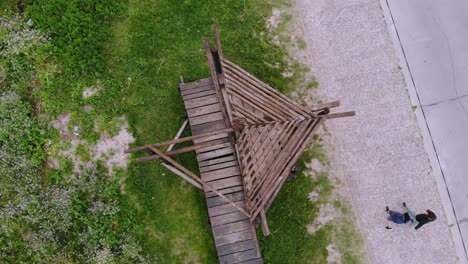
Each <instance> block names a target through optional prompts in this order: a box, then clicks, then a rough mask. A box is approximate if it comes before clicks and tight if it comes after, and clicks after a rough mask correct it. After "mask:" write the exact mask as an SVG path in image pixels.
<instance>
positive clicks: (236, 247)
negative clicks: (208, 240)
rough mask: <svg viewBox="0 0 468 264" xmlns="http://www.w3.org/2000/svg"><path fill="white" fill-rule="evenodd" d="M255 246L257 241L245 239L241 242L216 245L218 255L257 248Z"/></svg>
mask: <svg viewBox="0 0 468 264" xmlns="http://www.w3.org/2000/svg"><path fill="white" fill-rule="evenodd" d="M243 222H245V221H243ZM255 248H256V247H255V241H253V240H245V241H240V242H236V243H232V244H227V245H223V246H219V247H216V251H217V252H218V256H224V255H228V254H232V253H236V252H240V251H246V250H249V249H255Z"/></svg>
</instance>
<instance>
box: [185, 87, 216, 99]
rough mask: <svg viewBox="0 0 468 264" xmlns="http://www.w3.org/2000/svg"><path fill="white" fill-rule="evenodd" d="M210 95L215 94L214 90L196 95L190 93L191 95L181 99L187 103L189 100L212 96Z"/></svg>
mask: <svg viewBox="0 0 468 264" xmlns="http://www.w3.org/2000/svg"><path fill="white" fill-rule="evenodd" d="M212 94H215V90H214V89H210V90H207V91H202V92H198V93H191V94H187V95H183V96H182V98H184V101H187V100H191V99H195V98H199V97H204V96H208V95H212Z"/></svg>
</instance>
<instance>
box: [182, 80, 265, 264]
mask: <svg viewBox="0 0 468 264" xmlns="http://www.w3.org/2000/svg"><path fill="white" fill-rule="evenodd" d="M179 88H180V92H181V94H182V97H183V100H184V104H185V108H186V110H187V115H188V120H189V123H190V128H191V130H192V135H199V134H203V133H207V132H212V131H216V130H220V129H223V128H226V127H227V126H226V120H225V119H224V118H223V114H222V110H221V105H220V102H219V100H218V97H217V96H216V92H215V88H214V85H213V81H212V79H211V78H208V79H203V80H198V81H195V82H191V83H180V85H179ZM207 142H210V143H213V144H214V145H213V144H209V145H210V146H209V147H206V148H200V149H197V150H196V155H197V161H198V165H199V168H200V173H201V175H200V176H201V179H202V180H203V181H205V182H207V183H209V184H210V185H211V186H212V187H214V188H216V189H217V190H218V191H219V192H220V193H222V194H223V195H225V196H226V197H227V198H228V199H230V200H231V201H232V202H234V203H235V204H236V205H238V206H239V207H241V208H243V209H245V205H244V201H245V193H244V189H243V187H242V178H241V172H240V167H239V164H238V161H237V157H236V153H235V152H236V151H235V147H234V145H233V144H232V143H231V141H230V139H229V135H228V134H227V133H225V134H219V135H215V136H211V137H205V138H203V139H195V140H194V144H200V143H207ZM204 192H205V198H206V204H207V207H208V213H209V217H210V223H211V228H212V232H213V237H214V241H215V245H216V250H217V252H218V257H219V262H220V263H245V264H250V263H263V259H262V258H261V254H260V252H259V247H258V241H257V236H256V233H255V226H254V225H252V224H251V223H250V219H249V218H248V217H247V216H246V215H245V214H243V213H242V212H240V211H239V210H238V209H236V208H235V207H234V206H233V205H231V204H229V203H228V202H226V201H225V200H224V199H222V198H221V197H219V196H218V195H217V194H215V193H213V192H211V191H209V190H208V189H206V188H204Z"/></svg>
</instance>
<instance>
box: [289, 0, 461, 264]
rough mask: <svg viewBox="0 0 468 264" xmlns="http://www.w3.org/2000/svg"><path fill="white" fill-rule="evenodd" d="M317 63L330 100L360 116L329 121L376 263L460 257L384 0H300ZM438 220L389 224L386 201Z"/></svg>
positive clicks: (441, 260) (341, 168) (337, 161)
mask: <svg viewBox="0 0 468 264" xmlns="http://www.w3.org/2000/svg"><path fill="white" fill-rule="evenodd" d="M298 7H299V9H300V10H301V15H302V19H303V21H304V32H305V35H306V38H307V42H308V47H309V51H310V55H311V61H312V65H311V66H312V69H313V72H314V74H315V76H316V77H317V80H318V82H319V84H320V89H321V90H322V91H323V94H324V95H323V96H324V97H326V98H327V99H328V100H330V101H331V100H341V102H342V107H340V110H342V111H346V110H355V111H356V112H357V115H356V117H354V118H346V119H339V120H334V121H330V122H327V126H329V128H330V130H331V131H332V135H333V136H334V138H335V141H336V150H337V153H336V158H333V159H332V160H331V162H332V167H334V168H337V169H338V170H339V171H341V172H342V174H343V177H344V178H345V179H346V182H347V183H348V186H349V187H350V189H351V196H352V198H353V205H354V206H353V210H354V211H355V212H356V215H357V219H358V223H359V225H360V229H361V232H362V234H363V237H364V240H365V244H366V247H367V251H368V253H369V259H370V262H371V263H373V264H374V263H385V264H387V263H425V264H427V263H437V264H440V263H444V264H446V263H447V264H452V263H457V258H456V256H457V254H456V250H455V246H454V242H453V238H452V233H451V231H450V226H449V223H448V221H447V216H446V214H445V211H444V208H443V205H442V201H443V199H442V198H441V196H440V195H439V188H438V186H439V185H437V177H436V176H435V175H434V173H433V170H432V169H431V165H430V162H429V155H428V153H427V151H426V148H425V146H426V145H425V144H424V138H423V136H422V134H423V131H422V130H421V127H420V124H419V123H418V119H417V118H416V115H415V113H414V112H413V110H412V107H411V106H412V102H411V100H410V97H409V94H410V92H409V91H408V88H407V85H406V83H405V80H404V78H403V73H402V70H401V69H402V67H401V65H400V63H399V59H398V56H397V52H396V49H395V46H394V45H393V43H394V42H393V40H392V38H391V36H390V35H389V27H388V26H387V23H386V18H385V17H384V15H383V11H384V10H383V9H382V7H381V5H380V2H379V0H299V1H298ZM403 200H406V202H407V203H408V205H410V206H411V207H412V208H413V209H415V210H416V211H418V212H421V211H423V210H425V209H426V208H431V209H433V210H434V211H435V212H436V213H437V215H438V220H437V221H435V222H434V223H431V224H428V225H427V226H424V227H422V228H421V229H420V230H417V231H416V230H414V229H413V228H412V227H410V226H409V225H406V226H398V227H394V229H393V230H392V231H388V230H386V229H385V228H384V226H385V223H384V218H385V212H384V208H385V205H389V206H390V207H391V208H393V209H395V210H399V211H401V210H402V208H401V202H402V201H403Z"/></svg>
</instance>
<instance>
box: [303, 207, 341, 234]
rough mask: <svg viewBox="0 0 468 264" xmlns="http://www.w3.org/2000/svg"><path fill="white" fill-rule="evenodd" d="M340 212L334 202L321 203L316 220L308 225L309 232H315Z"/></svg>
mask: <svg viewBox="0 0 468 264" xmlns="http://www.w3.org/2000/svg"><path fill="white" fill-rule="evenodd" d="M339 214H340V212H339V211H338V210H337V209H336V208H335V207H334V206H333V205H332V204H328V203H327V204H321V205H320V210H319V213H318V215H317V217H316V218H315V220H314V222H313V223H312V224H310V225H308V226H307V232H309V234H314V233H315V232H317V231H318V230H320V229H321V228H322V227H324V226H325V225H326V224H328V223H329V222H331V221H332V220H333V219H335V218H337V217H338V216H339Z"/></svg>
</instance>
